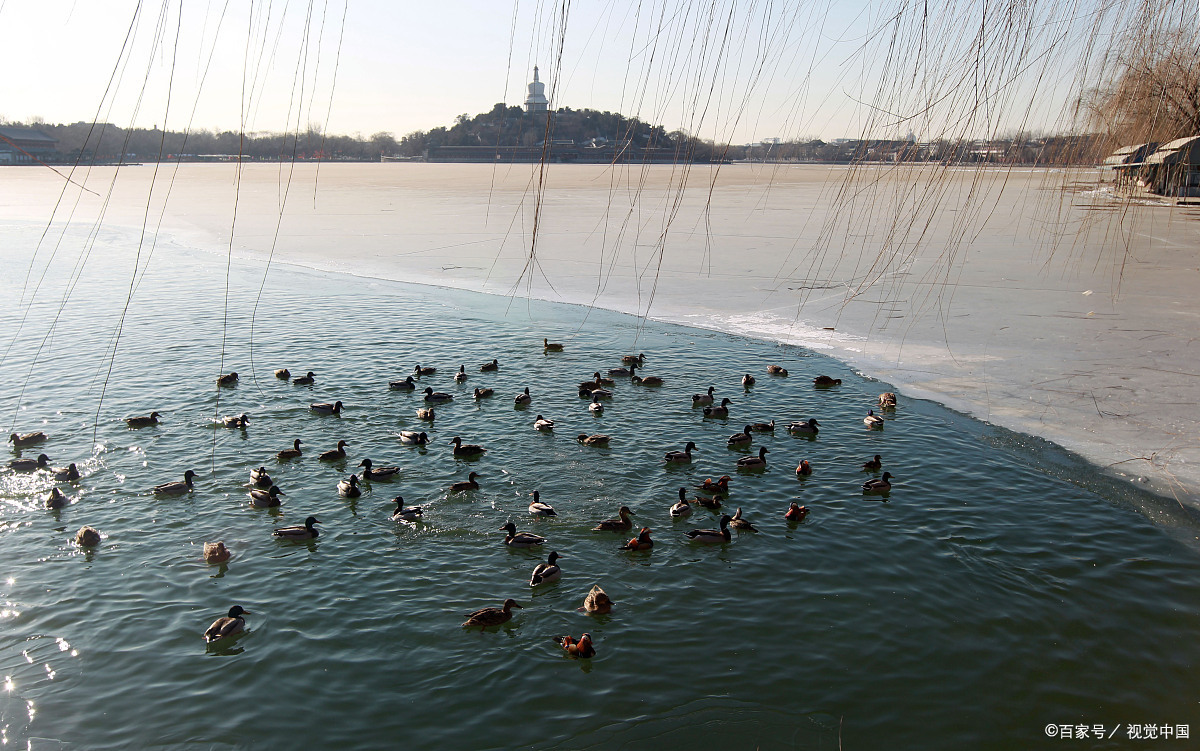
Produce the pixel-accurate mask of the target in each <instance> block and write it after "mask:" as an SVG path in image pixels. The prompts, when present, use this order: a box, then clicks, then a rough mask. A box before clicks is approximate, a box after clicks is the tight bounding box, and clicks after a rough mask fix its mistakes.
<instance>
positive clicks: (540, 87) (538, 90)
mask: <svg viewBox="0 0 1200 751" xmlns="http://www.w3.org/2000/svg"><path fill="white" fill-rule="evenodd" d="M549 110H550V100H549V99H547V98H546V84H544V83H542V82H541V81H540V80H538V69H537V66H536V65H535V66H533V81H532V82H531V83H530V84H529V93H528V94H527V95H526V96H525V111H526V112H529V113H534V112H548V111H549Z"/></svg>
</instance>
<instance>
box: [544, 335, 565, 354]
mask: <svg viewBox="0 0 1200 751" xmlns="http://www.w3.org/2000/svg"><path fill="white" fill-rule="evenodd" d="M542 349H544V350H545V351H547V352H562V351H563V346H562V345H561V344H555V343H553V342H551V341H550V340H549V339H546V338H543V339H542Z"/></svg>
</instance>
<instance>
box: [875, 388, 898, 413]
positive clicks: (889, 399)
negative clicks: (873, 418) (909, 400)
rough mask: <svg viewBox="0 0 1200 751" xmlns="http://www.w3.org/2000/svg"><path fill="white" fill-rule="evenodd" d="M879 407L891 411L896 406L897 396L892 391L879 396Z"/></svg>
mask: <svg viewBox="0 0 1200 751" xmlns="http://www.w3.org/2000/svg"><path fill="white" fill-rule="evenodd" d="M879 406H880V407H882V408H884V409H891V408H893V407H895V406H896V395H895V394H893V393H892V392H891V391H885V392H883V393H882V394H880V395H879Z"/></svg>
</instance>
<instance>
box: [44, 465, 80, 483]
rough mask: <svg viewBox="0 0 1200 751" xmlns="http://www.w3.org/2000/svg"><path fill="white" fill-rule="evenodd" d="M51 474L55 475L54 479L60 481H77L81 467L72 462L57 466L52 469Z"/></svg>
mask: <svg viewBox="0 0 1200 751" xmlns="http://www.w3.org/2000/svg"><path fill="white" fill-rule="evenodd" d="M50 474H52V475H54V479H55V480H58V481H59V482H75V481H76V480H78V479H79V468H78V467H76V466H75V463H74V462H72V463H71V464H69V465H67V466H65V467H55V468H53V469H51V470H50Z"/></svg>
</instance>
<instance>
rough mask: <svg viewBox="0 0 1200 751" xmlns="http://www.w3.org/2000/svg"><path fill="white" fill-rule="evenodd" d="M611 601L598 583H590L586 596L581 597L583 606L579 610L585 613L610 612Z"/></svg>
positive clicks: (602, 613)
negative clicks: (590, 586) (590, 587)
mask: <svg viewBox="0 0 1200 751" xmlns="http://www.w3.org/2000/svg"><path fill="white" fill-rule="evenodd" d="M612 607H613V601H612V600H611V599H609V596H608V594H607V593H605V591H604V590H603V589H601V588H600V585H599V584H594V585H592V589H591V591H590V592H588V593H587V597H585V598H583V607H582V608H580V610H582V611H584V612H585V613H599V614H601V615H604V614H606V613H611V612H612Z"/></svg>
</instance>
